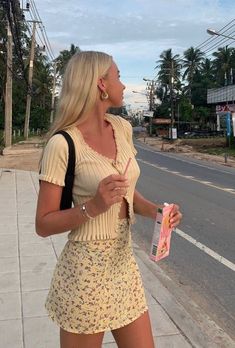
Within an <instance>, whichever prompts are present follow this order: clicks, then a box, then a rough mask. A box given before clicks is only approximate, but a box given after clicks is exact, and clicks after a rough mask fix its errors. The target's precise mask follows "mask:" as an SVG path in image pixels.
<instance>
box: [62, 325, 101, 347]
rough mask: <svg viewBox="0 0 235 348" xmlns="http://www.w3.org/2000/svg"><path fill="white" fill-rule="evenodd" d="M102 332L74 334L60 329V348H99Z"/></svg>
mask: <svg viewBox="0 0 235 348" xmlns="http://www.w3.org/2000/svg"><path fill="white" fill-rule="evenodd" d="M103 337H104V332H99V333H97V334H75V333H71V332H68V331H65V330H63V329H60V348H91V347H92V348H101V345H102V341H103Z"/></svg>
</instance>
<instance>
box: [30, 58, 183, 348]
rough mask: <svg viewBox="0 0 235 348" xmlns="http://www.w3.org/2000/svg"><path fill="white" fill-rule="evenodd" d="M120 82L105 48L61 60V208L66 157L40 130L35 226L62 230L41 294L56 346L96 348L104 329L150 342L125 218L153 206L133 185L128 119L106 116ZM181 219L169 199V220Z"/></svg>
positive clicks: (117, 99) (120, 340)
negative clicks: (67, 186) (64, 236)
mask: <svg viewBox="0 0 235 348" xmlns="http://www.w3.org/2000/svg"><path fill="white" fill-rule="evenodd" d="M124 89H125V86H124V85H123V84H122V83H121V81H120V76H119V71H118V68H117V66H116V64H115V63H114V61H113V59H112V57H111V56H109V55H107V54H105V53H101V52H81V53H78V54H76V55H74V56H73V57H72V59H71V60H70V61H69V63H68V66H67V69H66V72H65V75H64V79H63V87H62V91H61V96H60V101H59V105H58V110H57V117H56V121H55V123H54V125H53V127H52V129H51V132H50V135H53V134H54V133H55V132H56V131H58V130H61V129H64V130H66V131H67V132H68V133H69V134H70V136H71V137H72V139H73V141H74V144H75V148H76V166H75V179H74V187H73V201H74V207H73V208H71V209H66V210H60V199H61V192H62V188H63V186H64V176H65V173H66V168H67V161H68V147H67V143H66V141H65V139H64V138H63V136H62V135H60V134H57V135H54V136H51V137H49V141H48V142H47V145H46V147H45V149H44V153H43V157H42V162H41V174H40V180H41V185H40V191H39V197H38V206H37V214H36V230H37V233H38V234H39V235H40V236H43V237H47V236H50V235H53V234H58V233H63V232H65V231H71V232H70V233H69V235H68V242H67V244H66V245H65V248H64V250H63V251H62V254H61V256H60V258H59V260H58V263H57V266H56V269H55V272H54V275H53V279H52V283H51V288H50V291H49V294H48V297H47V301H46V308H47V311H48V313H49V316H50V317H51V318H52V320H54V321H55V322H56V323H57V324H58V325H59V326H60V342H61V348H72V347H76V348H79V347H82V348H86V347H89V348H91V347H92V348H98V347H101V345H102V339H103V335H104V332H105V331H107V330H111V331H112V333H113V335H114V338H115V340H116V342H117V344H118V347H123V348H124V347H125V348H132V347H135V348H136V347H138V348H152V347H154V343H153V337H152V332H151V325H150V320H149V314H148V308H147V304H146V300H145V295H144V290H143V286H142V282H141V277H140V274H139V270H138V267H137V265H136V262H135V259H134V257H133V253H132V248H131V237H130V225H131V223H133V221H134V213H136V214H141V215H143V216H147V217H150V218H152V219H155V218H156V211H157V205H156V204H154V203H152V202H150V201H148V200H146V199H144V198H143V197H142V196H141V195H140V194H139V193H138V192H137V191H136V190H135V184H136V181H137V178H138V176H139V167H138V164H137V162H136V160H135V154H136V151H135V148H134V146H133V143H132V128H131V126H130V124H129V123H128V122H127V121H125V120H123V119H122V118H121V117H119V116H112V115H109V114H106V111H107V109H108V108H110V107H120V106H122V103H123V91H124ZM129 158H131V160H130V165H129V167H128V169H127V172H126V174H125V175H124V171H125V167H126V164H127V162H128V161H129ZM180 219H181V213H180V212H179V208H178V206H177V205H174V209H173V211H172V215H171V221H170V223H171V226H172V227H175V226H177V225H178V223H179V222H180Z"/></svg>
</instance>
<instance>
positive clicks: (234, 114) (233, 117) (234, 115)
mask: <svg viewBox="0 0 235 348" xmlns="http://www.w3.org/2000/svg"><path fill="white" fill-rule="evenodd" d="M232 124H233V136H234V137H235V113H232Z"/></svg>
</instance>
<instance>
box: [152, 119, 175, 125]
mask: <svg viewBox="0 0 235 348" xmlns="http://www.w3.org/2000/svg"><path fill="white" fill-rule="evenodd" d="M153 124H171V119H170V118H155V119H154V120H153Z"/></svg>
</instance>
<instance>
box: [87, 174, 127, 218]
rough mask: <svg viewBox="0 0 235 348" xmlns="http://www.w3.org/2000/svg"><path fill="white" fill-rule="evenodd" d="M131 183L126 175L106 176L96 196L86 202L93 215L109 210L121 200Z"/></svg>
mask: <svg viewBox="0 0 235 348" xmlns="http://www.w3.org/2000/svg"><path fill="white" fill-rule="evenodd" d="M128 187H129V183H128V180H127V178H126V177H125V176H124V175H116V174H112V175H109V176H107V177H106V178H104V179H103V180H102V181H101V182H100V183H99V186H98V189H97V191H96V194H95V197H94V198H92V199H91V200H90V201H88V202H87V203H86V206H87V210H88V212H89V214H90V215H91V216H96V215H99V214H102V213H104V212H105V211H107V210H108V209H109V208H110V207H111V206H112V205H113V204H115V203H118V202H121V201H122V200H123V197H124V196H125V195H126V193H127V189H128Z"/></svg>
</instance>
